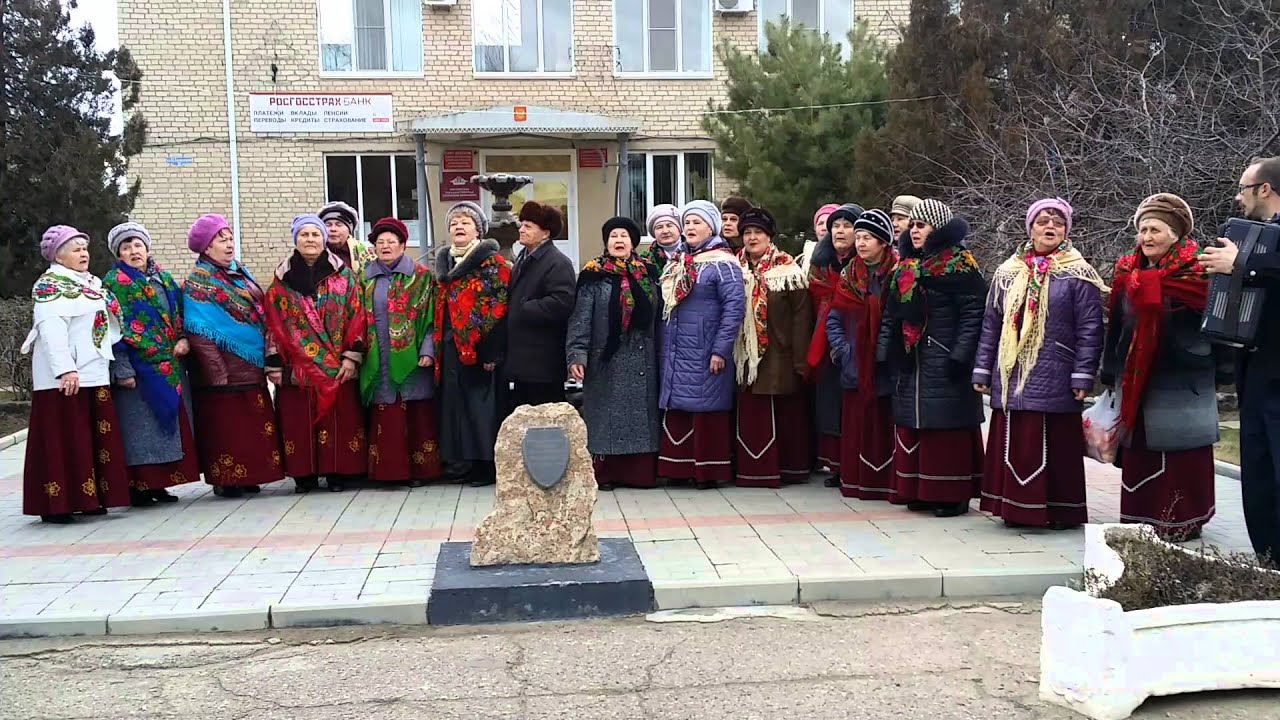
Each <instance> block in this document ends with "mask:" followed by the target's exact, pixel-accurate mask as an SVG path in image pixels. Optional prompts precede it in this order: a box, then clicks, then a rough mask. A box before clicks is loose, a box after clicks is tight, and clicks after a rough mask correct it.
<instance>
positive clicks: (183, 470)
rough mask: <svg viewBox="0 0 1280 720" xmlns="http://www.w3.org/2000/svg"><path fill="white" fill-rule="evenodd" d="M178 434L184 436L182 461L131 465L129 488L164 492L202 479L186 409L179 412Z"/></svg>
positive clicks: (194, 440)
mask: <svg viewBox="0 0 1280 720" xmlns="http://www.w3.org/2000/svg"><path fill="white" fill-rule="evenodd" d="M178 432H179V433H180V434H181V435H182V459H181V460H174V461H173V462H167V463H153V464H151V465H130V466H129V486H130V487H132V488H133V489H134V490H142V491H147V490H163V489H165V488H171V487H173V486H175V485H183V484H185V483H189V482H195V481H197V480H199V479H200V461H199V459H198V458H197V452H196V439H195V437H194V436H193V435H192V434H191V421H190V420H188V419H187V411H186V409H185V408H183V409H180V410H179V411H178Z"/></svg>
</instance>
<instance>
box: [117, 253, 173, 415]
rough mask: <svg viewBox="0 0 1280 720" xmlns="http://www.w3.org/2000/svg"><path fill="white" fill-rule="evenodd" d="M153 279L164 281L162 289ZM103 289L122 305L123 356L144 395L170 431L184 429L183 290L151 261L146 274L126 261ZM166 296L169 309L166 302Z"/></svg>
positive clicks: (170, 276)
mask: <svg viewBox="0 0 1280 720" xmlns="http://www.w3.org/2000/svg"><path fill="white" fill-rule="evenodd" d="M152 278H155V279H158V280H159V286H160V289H159V290H157V289H156V285H157V283H155V282H152ZM102 286H103V287H104V288H106V289H107V290H108V291H110V292H111V294H112V295H114V296H115V297H116V299H117V300H119V301H120V305H121V308H122V309H123V315H121V317H120V321H121V331H122V333H123V337H122V338H121V340H120V342H119V343H117V344H116V351H117V352H123V353H124V354H125V355H127V357H128V358H129V363H130V364H131V365H132V366H133V370H134V372H135V373H137V376H138V392H139V393H140V394H141V397H142V400H143V402H145V403H146V405H147V407H148V408H150V409H151V412H152V413H153V414H154V415H155V417H156V420H157V421H159V423H160V426H161V427H162V428H164V429H165V431H166V432H168V433H169V434H172V433H173V432H174V431H176V430H177V429H178V408H180V407H181V406H182V372H181V367H180V366H179V363H178V360H177V358H175V357H174V356H173V347H174V345H175V344H177V342H178V340H180V339H182V333H183V327H182V291H181V290H180V289H179V288H178V284H177V283H176V282H174V280H173V276H172V275H170V274H169V273H168V271H166V270H165V269H164V268H162V267H160V266H159V265H157V264H156V261H155V260H154V259H150V258H148V260H147V269H146V271H145V272H142V271H139V270H137V269H135V268H133V267H131V266H129V265H128V264H127V263H125V262H123V261H119V260H118V261H116V264H115V265H114V266H113V267H112V268H111V270H109V271H107V274H106V276H105V277H103V278H102ZM160 293H164V298H165V300H167V301H168V303H167V305H166V303H165V302H163V301H162V300H161V298H160Z"/></svg>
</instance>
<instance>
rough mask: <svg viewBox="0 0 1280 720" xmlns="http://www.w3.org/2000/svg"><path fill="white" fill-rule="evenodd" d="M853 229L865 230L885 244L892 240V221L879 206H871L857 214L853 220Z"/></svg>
mask: <svg viewBox="0 0 1280 720" xmlns="http://www.w3.org/2000/svg"><path fill="white" fill-rule="evenodd" d="M853 229H854V230H865V231H866V232H869V233H871V234H872V235H873V236H874V237H875V239H877V240H879V241H880V242H881V243H884V244H885V245H888V244H890V243H892V242H893V221H892V220H890V219H889V216H888V215H886V214H885V212H884V211H883V210H881V209H879V208H872V209H870V210H868V211H866V212H864V213H862V214H861V215H859V216H858V219H857V220H855V221H854V222H853Z"/></svg>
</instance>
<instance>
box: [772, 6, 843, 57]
mask: <svg viewBox="0 0 1280 720" xmlns="http://www.w3.org/2000/svg"><path fill="white" fill-rule="evenodd" d="M853 3H854V0H760V12H759V15H760V49H761V50H762V51H763V50H766V49H767V47H766V43H765V36H764V27H765V24H766V23H770V22H772V23H776V22H778V21H779V20H781V19H782V18H784V17H789V18H791V24H792V25H802V26H804V27H807V28H811V29H813V30H816V31H818V32H820V33H826V34H827V36H828V37H830V38H831V40H832V41H834V42H836V43H838V44H839V45H840V47H841V48H843V49H844V52H845V54H846V56H847V55H848V53H849V32H850V31H851V30H853Z"/></svg>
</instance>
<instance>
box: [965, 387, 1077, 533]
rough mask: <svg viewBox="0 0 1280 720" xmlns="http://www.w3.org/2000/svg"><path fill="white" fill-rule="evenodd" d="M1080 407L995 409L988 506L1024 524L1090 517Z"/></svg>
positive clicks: (985, 490) (985, 480)
mask: <svg viewBox="0 0 1280 720" xmlns="http://www.w3.org/2000/svg"><path fill="white" fill-rule="evenodd" d="M1085 499H1086V498H1085V484H1084V433H1083V432H1082V431H1081V419H1080V413H1041V412H1030V411H1023V410H1014V411H1012V412H1007V413H1006V412H1005V411H1004V410H995V411H992V413H991V427H990V429H989V430H988V431H987V459H986V465H985V469H984V471H983V473H982V501H981V504H980V505H979V507H981V509H982V510H984V511H986V512H989V513H991V514H992V515H995V516H996V517H1001V518H1004V519H1005V520H1008V521H1009V522H1011V523H1018V524H1021V525H1035V526H1046V525H1049V524H1050V523H1062V524H1064V525H1083V524H1084V523H1086V522H1089V509H1088V506H1087V504H1086V502H1085Z"/></svg>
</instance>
